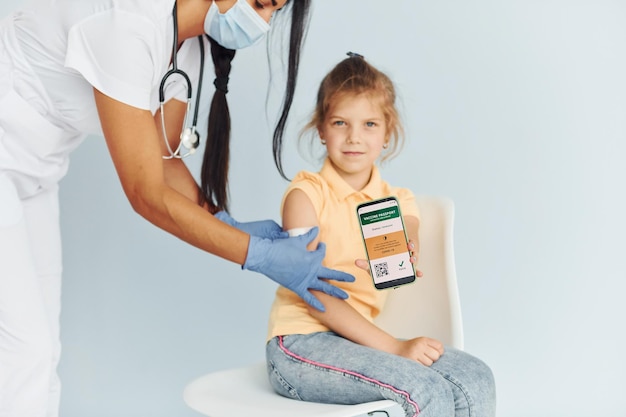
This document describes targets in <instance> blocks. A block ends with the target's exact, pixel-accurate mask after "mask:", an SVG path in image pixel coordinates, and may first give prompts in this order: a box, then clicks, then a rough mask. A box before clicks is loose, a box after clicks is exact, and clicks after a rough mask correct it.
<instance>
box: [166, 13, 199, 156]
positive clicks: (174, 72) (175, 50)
mask: <svg viewBox="0 0 626 417" xmlns="http://www.w3.org/2000/svg"><path fill="white" fill-rule="evenodd" d="M172 18H173V24H174V37H173V42H172V68H171V69H170V70H169V71H167V72H166V73H165V75H163V78H162V79H161V83H160V85H159V108H160V113H161V129H162V131H163V138H164V141H165V145H166V147H167V150H168V152H169V155H163V159H182V158H185V157H187V156H189V155H192V154H193V153H194V152H195V150H196V148H197V147H198V145H199V142H200V138H199V136H198V134H197V133H196V126H197V123H198V113H199V109H200V93H201V91H202V78H203V75H204V39H203V37H202V36H198V42H199V46H200V74H199V77H198V91H197V92H196V103H195V107H194V112H193V119H192V124H191V128H187V127H186V126H187V120H188V117H189V112H190V111H191V97H192V96H193V89H192V87H191V79H190V78H189V75H187V73H186V72H185V71H183V70H181V69H179V68H178V60H177V53H178V15H177V10H176V2H174V8H173V10H172ZM173 75H179V76H181V77H183V79H184V80H185V83H186V85H187V108H186V109H185V117H184V118H183V129H182V131H181V134H180V138H179V139H180V141H179V143H178V146H177V147H176V149H175V150H173V149H172V147H171V146H170V142H169V139H168V137H167V131H166V130H165V115H164V113H165V110H164V104H165V83H166V82H167V80H168V78H169V77H171V76H173ZM188 129H189V131H187V130H188ZM187 134H191V135H195V138H196V140H195V141H194V142H193V143H192V144H191V146H190V147H187V146H186V144H185V143H184V142H185V141H184V140H183V135H187ZM183 147H185V148H187V149H188V151H187V152H185V153H183V152H182V151H183Z"/></svg>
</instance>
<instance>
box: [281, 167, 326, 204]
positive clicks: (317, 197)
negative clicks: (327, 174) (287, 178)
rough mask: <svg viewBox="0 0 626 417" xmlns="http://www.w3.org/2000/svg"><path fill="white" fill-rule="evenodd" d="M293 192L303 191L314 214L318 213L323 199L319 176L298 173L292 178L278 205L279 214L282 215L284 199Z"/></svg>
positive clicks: (304, 172)
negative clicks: (311, 205) (309, 201)
mask: <svg viewBox="0 0 626 417" xmlns="http://www.w3.org/2000/svg"><path fill="white" fill-rule="evenodd" d="M293 190H301V191H303V192H304V193H305V194H306V195H307V197H309V199H310V200H311V204H313V208H314V210H315V212H316V213H318V214H319V213H320V211H321V209H322V204H323V202H324V198H323V182H322V180H321V178H320V176H319V174H315V173H312V172H308V171H300V172H299V173H298V174H296V176H295V177H294V178H293V180H292V181H291V183H290V184H289V187H287V190H286V191H285V194H284V195H283V200H282V202H281V204H280V213H281V215H282V212H283V207H284V205H285V199H286V198H287V195H289V193H290V192H292V191H293Z"/></svg>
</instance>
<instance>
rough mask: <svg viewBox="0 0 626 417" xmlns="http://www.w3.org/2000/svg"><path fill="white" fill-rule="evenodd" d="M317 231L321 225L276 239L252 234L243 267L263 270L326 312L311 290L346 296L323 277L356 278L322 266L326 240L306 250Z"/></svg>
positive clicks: (265, 273)
mask: <svg viewBox="0 0 626 417" xmlns="http://www.w3.org/2000/svg"><path fill="white" fill-rule="evenodd" d="M318 232H319V228H317V227H314V228H312V229H311V230H310V231H308V232H307V233H305V234H303V235H300V236H296V237H290V238H282V239H274V240H271V239H263V238H260V237H258V236H254V235H252V236H250V244H249V245H248V257H247V258H246V262H245V263H244V264H243V266H242V268H243V269H247V270H250V271H255V272H260V273H261V274H263V275H265V276H267V277H268V278H270V279H271V280H273V281H275V282H277V283H278V284H280V285H282V286H283V287H285V288H288V289H290V290H291V291H293V292H295V293H296V294H298V295H299V296H300V298H302V299H303V300H304V301H305V302H306V303H307V304H309V305H310V306H311V307H314V308H316V309H318V310H319V311H325V308H324V305H323V304H322V303H321V302H320V301H319V300H318V299H317V298H315V297H314V296H313V294H311V292H310V291H309V290H318V291H322V292H325V293H326V294H328V295H332V296H334V297H337V298H341V299H346V298H348V294H346V292H345V291H343V290H341V289H339V288H337V287H335V286H334V285H331V284H329V283H328V282H326V281H324V279H329V280H335V281H345V282H352V281H354V277H353V276H352V275H350V274H346V273H345V272H340V271H335V270H333V269H328V268H325V267H323V266H322V259H324V256H325V255H326V245H324V244H323V243H320V244H319V245H318V247H317V249H316V250H314V251H309V250H307V245H308V244H309V242H311V241H312V240H313V239H315V237H316V236H317V234H318Z"/></svg>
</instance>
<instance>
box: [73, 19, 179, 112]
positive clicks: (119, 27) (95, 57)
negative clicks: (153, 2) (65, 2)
mask: <svg viewBox="0 0 626 417" xmlns="http://www.w3.org/2000/svg"><path fill="white" fill-rule="evenodd" d="M161 37H162V34H161V33H159V30H158V28H157V26H156V25H155V23H153V22H152V21H150V20H149V19H142V18H141V16H137V15H136V14H131V13H128V12H124V11H120V10H109V11H106V12H102V13H99V14H95V15H93V16H91V17H89V18H87V19H85V20H83V21H81V22H79V23H78V24H76V25H75V26H73V27H72V28H71V29H70V31H69V34H68V47H67V48H68V49H67V54H66V60H65V66H66V67H69V68H72V69H74V70H76V71H78V72H79V73H80V74H81V75H82V76H83V77H84V78H85V79H86V80H87V81H88V82H89V83H90V84H91V85H93V86H94V87H95V88H96V89H98V90H100V91H101V92H102V93H104V94H106V95H107V96H109V97H112V98H114V99H116V100H119V101H121V102H123V103H126V104H128V105H131V106H134V107H138V108H141V109H146V110H149V109H150V107H151V94H152V89H153V86H154V85H155V83H158V82H159V80H158V79H160V77H161V75H162V74H160V73H159V74H157V71H158V69H159V68H161V67H162V66H163V63H164V62H166V59H167V58H166V57H165V56H162V55H163V52H162V51H159V49H160V48H159V47H158V44H159V41H162V39H161ZM161 49H162V48H161ZM159 72H160V71H159ZM157 78H158V79H157Z"/></svg>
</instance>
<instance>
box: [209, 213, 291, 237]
mask: <svg viewBox="0 0 626 417" xmlns="http://www.w3.org/2000/svg"><path fill="white" fill-rule="evenodd" d="M215 218H217V219H219V220H221V221H223V222H224V223H226V224H228V225H230V226H233V227H236V228H237V229H239V230H241V231H242V232H246V233H247V234H249V235H251V236H258V237H260V238H264V239H278V238H281V237H287V236H289V234H288V233H287V232H283V229H282V227H280V226H279V225H278V223H276V222H275V221H274V220H259V221H255V222H247V223H241V222H238V221H237V220H235V219H233V218H232V217H230V215H229V214H228V213H227V212H226V211H224V210H222V211H218V212H217V213H215Z"/></svg>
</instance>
